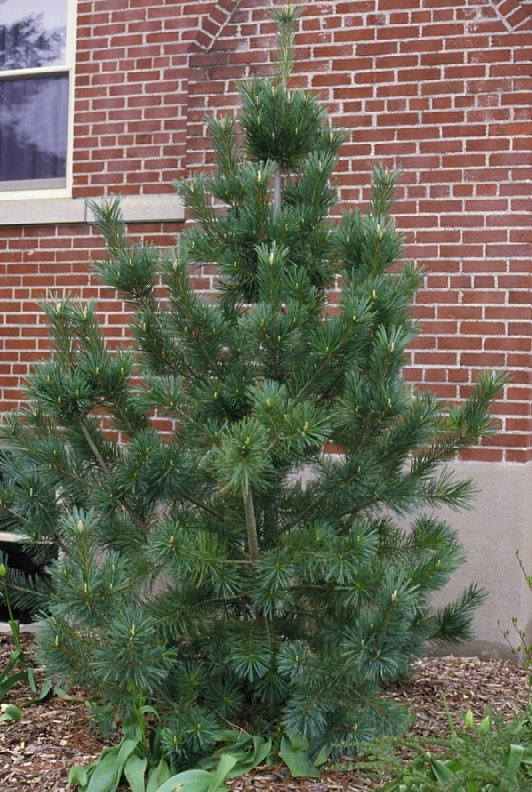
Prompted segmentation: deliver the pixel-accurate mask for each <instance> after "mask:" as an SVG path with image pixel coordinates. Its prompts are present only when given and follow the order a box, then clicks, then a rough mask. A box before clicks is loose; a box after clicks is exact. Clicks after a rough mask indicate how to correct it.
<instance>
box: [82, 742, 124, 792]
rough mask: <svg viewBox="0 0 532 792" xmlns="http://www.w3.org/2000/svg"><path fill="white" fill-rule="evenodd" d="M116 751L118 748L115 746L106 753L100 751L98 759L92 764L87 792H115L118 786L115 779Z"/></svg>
mask: <svg viewBox="0 0 532 792" xmlns="http://www.w3.org/2000/svg"><path fill="white" fill-rule="evenodd" d="M118 750H119V748H118V746H115V747H113V748H111V750H109V751H107V753H106V752H105V750H104V751H102V753H101V754H100V757H99V759H98V760H97V761H96V762H95V763H94V769H93V771H92V773H91V776H90V781H89V785H88V787H87V792H115V790H116V788H117V786H118V780H117V779H116V770H117V761H118Z"/></svg>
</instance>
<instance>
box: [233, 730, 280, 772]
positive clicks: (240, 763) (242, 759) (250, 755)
mask: <svg viewBox="0 0 532 792" xmlns="http://www.w3.org/2000/svg"><path fill="white" fill-rule="evenodd" d="M271 749H272V741H271V740H264V739H263V738H262V737H257V736H255V737H253V738H252V741H251V744H250V746H249V748H248V750H247V751H236V752H235V751H233V750H227V751H225V753H227V754H229V755H230V756H233V757H234V758H235V766H234V767H233V769H232V770H231V772H230V773H229V778H236V777H237V776H241V775H245V774H246V773H249V771H250V770H254V769H255V768H256V767H259V765H261V764H262V763H263V762H264V761H265V760H266V757H267V756H268V754H269V753H270V751H271Z"/></svg>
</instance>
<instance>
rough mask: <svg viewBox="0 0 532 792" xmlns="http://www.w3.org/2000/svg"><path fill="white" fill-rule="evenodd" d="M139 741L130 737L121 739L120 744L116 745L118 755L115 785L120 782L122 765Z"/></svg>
mask: <svg viewBox="0 0 532 792" xmlns="http://www.w3.org/2000/svg"><path fill="white" fill-rule="evenodd" d="M138 744H139V741H138V740H136V739H134V738H130V739H127V738H126V739H123V740H122V741H121V742H120V744H119V745H118V755H117V757H116V769H115V779H116V785H117V786H118V784H119V783H120V778H121V777H122V773H123V772H124V767H125V766H126V762H127V760H128V759H129V757H130V756H131V754H132V753H133V752H134V751H135V750H136V749H137V746H138Z"/></svg>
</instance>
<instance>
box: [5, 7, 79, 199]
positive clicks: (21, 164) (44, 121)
mask: <svg viewBox="0 0 532 792" xmlns="http://www.w3.org/2000/svg"><path fill="white" fill-rule="evenodd" d="M74 14H75V0H0V194H1V193H6V195H4V196H3V197H9V198H16V197H25V196H26V195H27V194H28V191H30V193H31V195H32V196H35V195H36V194H41V195H42V196H43V197H45V196H46V197H48V196H52V195H65V194H66V192H67V188H68V186H69V179H70V158H71V150H70V149H71V135H70V134H69V131H70V128H71V116H72V85H73V61H74V35H73V34H74V30H73V28H74ZM34 191H39V193H35V192H34Z"/></svg>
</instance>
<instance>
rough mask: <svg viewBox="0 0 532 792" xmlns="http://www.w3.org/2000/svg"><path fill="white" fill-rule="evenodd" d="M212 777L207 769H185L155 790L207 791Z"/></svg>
mask: <svg viewBox="0 0 532 792" xmlns="http://www.w3.org/2000/svg"><path fill="white" fill-rule="evenodd" d="M212 779H213V774H212V773H209V772H208V770H199V769H195V770H185V771H184V772H183V773H178V774H177V775H174V776H172V777H171V778H169V779H168V781H166V782H165V783H164V784H163V785H162V786H161V787H159V789H158V790H157V792H176V790H178V791H179V792H207V790H208V789H209V787H210V785H211V783H212Z"/></svg>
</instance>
